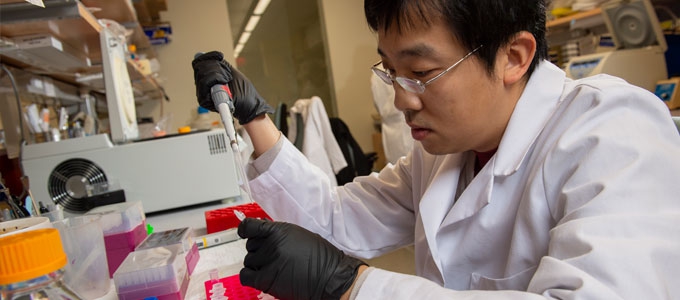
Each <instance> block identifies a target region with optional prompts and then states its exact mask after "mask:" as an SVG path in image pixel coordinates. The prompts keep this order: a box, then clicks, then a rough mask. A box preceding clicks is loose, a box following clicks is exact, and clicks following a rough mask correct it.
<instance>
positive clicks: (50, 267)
mask: <svg viewBox="0 0 680 300" xmlns="http://www.w3.org/2000/svg"><path fill="white" fill-rule="evenodd" d="M66 262H67V259H66V253H65V252H64V248H63V247H62V245H61V238H60V237H59V231H58V230H57V229H55V228H45V229H36V230H30V231H26V232H22V233H18V234H13V235H8V236H4V237H0V285H5V284H10V283H17V282H21V281H25V280H29V279H33V278H36V277H39V276H42V275H45V274H48V273H51V272H54V271H56V270H59V269H61V268H63V267H64V266H65V265H66Z"/></svg>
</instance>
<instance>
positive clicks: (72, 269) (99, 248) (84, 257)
mask: <svg viewBox="0 0 680 300" xmlns="http://www.w3.org/2000/svg"><path fill="white" fill-rule="evenodd" d="M100 218H101V216H98V215H83V216H76V217H71V218H68V219H64V220H61V221H57V222H53V223H52V225H53V226H54V228H56V229H57V230H59V235H60V236H61V242H62V245H63V247H64V251H65V252H66V256H67V257H68V264H67V265H66V267H65V268H64V269H65V270H66V273H65V274H64V282H66V284H68V285H69V286H70V287H72V288H73V290H75V291H76V292H78V294H80V295H82V296H83V297H85V298H87V299H96V298H100V297H103V296H104V295H106V294H107V293H108V292H109V290H110V288H111V278H110V277H109V268H108V264H105V263H102V262H103V261H106V248H105V247H104V234H103V232H102V227H101V225H100V224H99V220H100Z"/></svg>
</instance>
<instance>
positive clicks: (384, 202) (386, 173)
mask: <svg viewBox="0 0 680 300" xmlns="http://www.w3.org/2000/svg"><path fill="white" fill-rule="evenodd" d="M283 143H284V144H283V147H282V149H281V151H280V152H279V154H278V155H277V156H276V158H275V159H274V161H273V162H272V164H271V166H270V167H269V169H268V170H266V171H264V172H262V173H261V174H260V175H259V176H257V177H256V178H254V179H252V180H251V181H250V186H251V190H252V193H253V198H254V199H255V201H256V202H257V203H258V204H260V206H261V207H262V208H263V209H264V210H265V211H266V212H267V214H269V215H270V216H271V217H272V218H273V219H274V220H277V221H287V222H291V223H295V224H298V225H300V226H302V227H304V228H307V229H308V230H310V231H313V232H316V233H318V234H320V235H321V236H322V237H324V238H325V239H327V240H329V241H330V242H331V243H333V244H334V245H336V246H337V247H338V248H340V249H341V250H343V251H345V252H347V253H349V254H351V255H354V256H357V257H360V258H372V257H375V256H378V255H381V254H384V253H387V252H389V251H392V250H394V249H397V248H400V247H402V246H405V245H408V244H411V243H413V232H414V230H413V228H414V226H415V225H414V224H415V214H414V211H413V199H414V197H413V196H412V191H411V183H410V174H409V171H410V165H409V163H408V162H404V163H402V164H399V165H397V166H394V167H392V168H386V169H384V170H383V171H382V172H381V173H380V174H378V173H374V174H371V175H369V176H363V177H358V178H356V179H355V181H354V182H352V183H348V184H346V185H345V186H341V187H332V186H331V184H330V182H329V180H328V178H327V176H326V175H325V174H324V172H323V171H321V169H319V168H318V167H316V166H314V165H313V164H311V163H310V162H309V161H308V160H307V159H306V158H305V156H303V155H302V153H300V152H299V151H297V149H295V147H294V146H293V145H292V144H291V143H290V142H289V141H288V140H284V141H283ZM402 161H407V160H402Z"/></svg>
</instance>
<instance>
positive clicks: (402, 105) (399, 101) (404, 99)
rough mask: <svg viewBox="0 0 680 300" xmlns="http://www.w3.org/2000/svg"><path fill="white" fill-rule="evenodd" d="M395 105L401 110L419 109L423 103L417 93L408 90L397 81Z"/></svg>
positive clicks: (395, 85)
mask: <svg viewBox="0 0 680 300" xmlns="http://www.w3.org/2000/svg"><path fill="white" fill-rule="evenodd" d="M394 106H395V107H396V108H397V109H398V110H400V111H419V110H421V109H422V108H423V103H422V102H421V101H420V97H418V95H417V94H415V93H411V92H408V91H406V90H404V88H402V87H401V86H400V85H399V84H396V83H395V84H394Z"/></svg>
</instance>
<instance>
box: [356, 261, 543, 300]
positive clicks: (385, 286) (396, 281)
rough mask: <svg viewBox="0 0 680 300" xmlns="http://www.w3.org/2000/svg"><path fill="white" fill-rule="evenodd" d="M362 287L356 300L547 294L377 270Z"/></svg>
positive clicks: (490, 299)
mask: <svg viewBox="0 0 680 300" xmlns="http://www.w3.org/2000/svg"><path fill="white" fill-rule="evenodd" d="M355 288H359V292H358V293H357V296H356V298H355V300H375V299H390V300H412V299H456V300H507V299H518V300H519V299H522V300H534V299H535V300H539V299H545V297H543V296H541V295H538V294H529V293H526V292H520V291H456V290H451V289H447V288H444V287H442V286H440V285H437V284H436V283H434V282H432V281H429V280H427V279H425V278H422V277H418V276H413V275H406V274H400V273H395V272H390V271H386V270H382V269H373V270H372V271H371V273H370V274H369V275H368V277H367V278H366V280H365V281H364V282H363V284H362V285H361V286H360V287H355Z"/></svg>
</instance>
